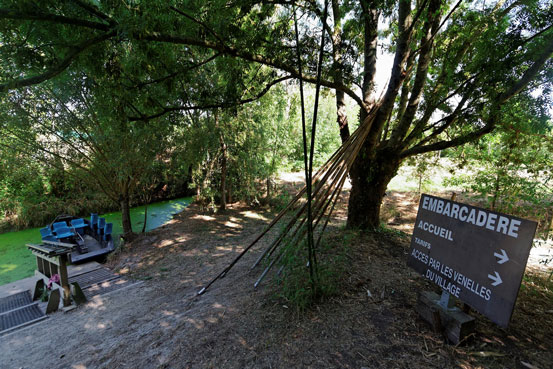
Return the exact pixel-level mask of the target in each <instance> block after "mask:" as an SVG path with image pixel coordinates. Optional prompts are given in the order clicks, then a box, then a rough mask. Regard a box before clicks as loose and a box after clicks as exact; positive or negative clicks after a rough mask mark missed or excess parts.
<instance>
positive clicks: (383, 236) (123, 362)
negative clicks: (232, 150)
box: [0, 194, 553, 369]
mask: <svg viewBox="0 0 553 369" xmlns="http://www.w3.org/2000/svg"><path fill="white" fill-rule="evenodd" d="M416 201H417V199H416V198H415V197H414V196H409V195H406V194H403V195H402V194H391V195H390V196H388V197H387V199H386V204H385V208H384V212H383V213H384V215H385V217H388V216H389V218H387V219H385V220H386V221H387V222H388V223H390V224H391V225H392V226H393V227H395V229H396V230H393V229H392V230H390V231H383V232H380V233H360V232H352V231H347V230H344V227H343V221H344V217H345V212H344V207H342V208H341V209H340V210H341V211H339V212H338V213H337V214H336V219H335V221H334V223H333V224H332V227H331V228H330V230H329V232H328V234H329V235H328V242H329V244H331V245H336V247H344V248H346V250H347V255H348V256H347V258H346V259H345V261H344V263H345V265H344V266H345V268H344V270H345V271H344V273H343V275H342V276H341V279H340V282H339V283H340V286H339V287H340V288H339V292H338V293H337V294H336V295H334V296H332V297H330V298H328V299H326V300H324V301H321V302H320V303H319V304H317V305H315V306H313V307H312V308H311V309H310V310H308V311H307V312H303V313H299V312H298V311H297V310H296V309H294V308H293V306H292V305H291V304H290V303H289V302H288V301H285V300H284V299H283V298H281V297H279V295H278V290H277V289H276V286H275V285H274V284H273V283H271V282H270V281H268V282H265V284H264V286H263V288H259V289H254V288H253V286H252V285H253V283H254V281H255V279H256V277H257V276H258V274H259V273H260V271H259V270H255V271H253V272H252V271H250V265H251V264H252V262H253V261H254V260H255V258H256V256H257V255H258V254H259V252H260V251H261V250H262V249H263V246H264V245H266V243H265V244H263V243H262V244H261V245H259V246H257V247H256V248H255V249H254V250H252V252H251V253H249V254H247V255H246V257H245V258H244V259H243V260H242V261H241V262H240V263H238V264H237V265H236V267H235V268H234V269H233V270H232V271H231V272H230V273H229V274H228V275H227V276H226V277H225V278H224V279H222V280H220V281H219V282H217V283H216V284H214V285H213V286H212V287H211V289H210V290H209V291H208V292H207V293H206V294H205V295H202V296H197V295H196V293H197V292H198V291H199V290H200V289H201V287H202V286H203V285H205V283H207V282H208V281H209V280H210V279H211V278H212V277H214V276H215V275H216V274H217V273H218V272H219V271H220V270H222V269H223V268H224V267H225V266H226V265H227V264H228V263H229V262H230V261H231V260H232V259H233V258H234V257H236V255H237V254H238V253H240V251H241V250H242V249H243V247H245V246H246V245H247V244H248V243H249V242H251V240H253V239H254V238H255V237H256V235H257V234H258V233H259V232H260V231H261V230H262V229H263V228H264V226H265V225H266V224H267V223H268V222H269V220H270V219H271V217H272V214H271V213H269V212H267V211H264V210H259V209H251V208H249V207H247V206H244V205H240V204H233V205H231V206H230V208H229V209H228V210H227V211H225V212H223V213H219V214H216V215H213V214H208V213H203V212H202V211H201V210H200V208H199V207H198V206H195V205H191V206H189V207H188V208H187V209H186V210H185V211H184V212H183V213H181V214H179V215H177V216H176V217H175V219H174V220H173V221H172V222H170V223H169V224H168V225H166V226H163V227H162V228H160V229H157V230H155V231H153V232H150V233H148V234H147V235H145V236H143V237H141V238H139V239H138V240H136V241H135V242H134V243H133V244H132V245H127V246H126V247H125V248H124V249H123V250H122V251H121V252H119V253H118V255H115V256H114V257H113V258H112V260H110V263H109V266H110V267H111V268H112V269H113V270H114V271H116V272H119V273H122V274H125V275H128V276H130V277H132V278H136V279H140V280H143V283H141V284H139V285H137V286H133V287H129V288H127V289H125V290H122V291H116V292H114V293H112V294H109V295H104V296H97V297H96V298H94V300H92V301H90V302H88V303H87V304H85V305H83V306H81V307H79V308H78V309H76V310H74V311H72V312H69V313H56V314H54V315H52V316H51V318H50V319H48V320H46V321H45V322H43V323H40V324H37V325H34V326H32V327H30V328H27V329H23V330H20V331H16V332H14V333H12V334H9V335H6V336H3V337H0V352H1V353H2V355H1V358H0V367H2V368H126V367H128V368H358V369H361V368H457V367H460V368H530V369H531V368H552V367H553V332H552V327H553V324H552V323H553V310H552V309H553V292H552V284H551V283H550V282H547V281H546V277H545V276H544V275H543V274H539V273H537V272H534V271H532V270H528V273H527V275H526V276H525V279H524V283H523V286H522V288H521V292H520V294H519V299H518V302H517V306H516V308H515V312H514V315H513V318H512V323H511V325H510V327H509V328H508V329H501V328H498V327H497V326H495V325H494V324H493V323H491V322H489V321H488V320H487V319H486V318H484V317H482V316H478V315H477V314H476V315H477V316H478V320H477V327H476V332H475V333H474V334H473V335H472V336H471V337H469V339H468V340H467V341H465V342H462V343H461V344H459V345H457V346H453V345H449V344H448V343H447V342H446V341H445V340H444V337H443V336H442V335H441V334H439V333H434V332H433V331H431V329H430V328H429V326H427V324H426V323H425V322H423V321H422V320H421V319H420V318H419V317H418V315H417V313H416V312H415V310H414V306H415V304H416V298H417V291H419V290H421V289H432V290H435V286H432V285H430V284H429V283H428V282H426V281H424V280H423V279H422V278H421V277H420V276H418V275H417V274H416V273H415V272H413V271H411V270H410V269H408V268H407V266H406V257H407V251H408V248H409V236H408V235H407V234H404V233H402V232H400V231H399V230H404V231H406V232H410V227H411V228H412V224H413V221H414V214H416ZM409 224H410V225H409Z"/></svg>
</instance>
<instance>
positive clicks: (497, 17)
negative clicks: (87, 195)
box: [0, 0, 553, 228]
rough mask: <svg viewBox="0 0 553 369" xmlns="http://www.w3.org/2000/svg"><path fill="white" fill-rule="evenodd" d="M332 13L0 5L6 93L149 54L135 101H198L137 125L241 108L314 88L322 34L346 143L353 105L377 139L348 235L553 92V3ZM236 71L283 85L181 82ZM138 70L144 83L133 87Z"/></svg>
mask: <svg viewBox="0 0 553 369" xmlns="http://www.w3.org/2000/svg"><path fill="white" fill-rule="evenodd" d="M330 8H331V11H330V15H331V16H330V17H329V18H328V19H323V14H324V13H325V12H324V11H323V9H322V4H321V3H320V2H316V1H286V0H284V1H270V2H266V1H263V2H260V1H251V0H237V1H235V2H230V3H229V2H228V1H222V0H215V1H211V2H188V1H187V2H184V1H177V0H175V1H172V2H166V1H134V2H129V3H128V4H127V3H124V2H112V1H106V2H104V1H102V2H92V1H87V0H73V1H61V0H60V1H49V2H40V3H38V4H37V3H35V2H30V1H15V0H11V1H9V0H5V1H2V2H0V19H2V22H1V24H0V27H1V31H2V40H1V44H2V46H1V53H2V64H1V66H0V73H1V75H0V78H1V81H0V91H12V90H13V89H17V88H21V87H24V86H29V85H32V84H39V83H42V82H44V81H46V80H49V79H52V78H55V77H56V76H59V75H60V74H66V73H68V72H67V71H70V70H79V69H81V68H87V66H88V65H89V64H90V63H91V58H94V60H93V62H94V63H96V65H100V64H101V63H104V65H106V64H108V60H107V59H106V55H108V54H106V53H105V52H104V53H98V50H99V49H102V50H106V49H109V47H114V46H116V45H127V46H128V47H132V48H139V49H140V50H141V52H140V53H139V54H137V55H139V56H140V58H141V59H140V60H141V63H134V64H128V65H126V66H125V68H123V70H122V73H123V75H124V76H126V77H125V78H128V79H129V80H130V81H132V83H131V85H130V88H136V87H140V86H145V85H147V86H148V88H160V89H162V88H165V87H167V88H175V85H174V82H173V81H178V82H179V83H181V84H180V85H177V87H176V88H180V89H182V90H183V91H182V92H183V93H184V95H186V96H185V97H183V93H181V94H170V96H166V95H164V97H165V98H164V99H163V100H161V99H159V100H155V101H154V102H150V103H149V104H142V105H140V106H126V107H124V109H130V110H132V111H134V112H135V119H140V120H147V119H150V118H152V117H158V116H161V115H163V114H166V113H169V112H172V111H177V110H179V109H191V108H197V109H199V108H213V107H217V106H225V105H229V104H231V105H232V104H237V103H241V102H247V101H251V99H253V98H255V97H256V96H259V95H260V94H263V93H264V92H265V91H266V90H267V89H268V88H270V86H271V85H273V84H274V83H277V82H279V81H281V80H283V79H287V78H290V77H294V78H302V79H303V80H304V81H307V82H315V80H316V78H315V74H316V73H315V69H316V60H315V59H316V58H315V56H316V54H317V53H316V52H315V49H316V47H317V46H316V45H317V42H316V40H317V38H318V36H317V33H318V32H319V35H320V30H324V32H326V33H327V35H328V36H329V39H330V40H331V42H329V43H328V44H327V45H329V46H328V48H327V52H328V53H329V54H330V55H331V57H330V58H327V63H326V64H325V66H324V73H323V79H322V81H321V83H322V85H323V86H325V87H327V88H331V89H333V90H334V91H335V96H336V105H337V108H338V109H337V110H338V116H337V121H338V123H339V125H340V128H341V134H342V137H343V138H345V137H347V133H348V127H347V117H346V116H345V112H344V109H343V106H344V105H345V96H346V95H348V96H349V97H351V98H352V99H353V100H354V101H355V102H356V103H357V104H359V106H360V108H361V112H360V121H361V122H364V121H365V119H366V118H367V116H368V114H369V112H372V113H371V119H370V122H371V123H370V124H371V128H370V133H369V135H368V138H367V140H366V142H365V145H364V146H363V149H362V150H361V152H360V154H359V156H358V158H357V160H356V163H355V165H354V167H353V169H352V171H351V173H350V177H351V181H352V190H351V196H350V203H349V209H348V224H349V225H350V226H359V227H368V228H372V227H377V226H378V225H379V210H380V203H381V201H382V198H383V196H384V193H385V189H386V186H387V184H388V183H389V181H390V180H391V178H393V176H394V175H395V173H396V171H397V169H398V168H399V166H400V165H401V163H402V161H403V160H405V159H406V158H408V157H410V156H413V155H417V154H421V153H425V152H430V151H435V150H442V149H445V148H448V147H454V146H458V145H462V144H464V143H466V142H469V141H474V140H477V139H478V138H480V137H481V136H483V135H485V134H487V133H489V132H491V131H492V130H493V129H494V128H495V127H496V126H497V124H498V122H500V121H501V120H502V118H503V115H504V110H503V105H504V104H505V103H506V102H507V101H508V100H510V99H514V98H515V99H516V98H517V96H519V95H520V94H526V93H527V92H528V90H529V89H532V88H535V87H537V86H540V85H541V87H542V88H545V90H547V89H548V88H549V85H550V83H551V77H552V76H551V70H552V62H551V56H552V55H553V30H552V25H553V5H552V4H551V2H549V1H540V0H529V1H519V0H505V1H504V0H500V1H489V2H487V1H485V2H477V3H476V2H472V1H465V2H463V1H462V0H460V1H458V2H450V1H447V0H418V1H412V0H397V1H393V0H388V1H385V0H368V1H367V0H361V1H358V2H357V1H338V0H332V1H331V4H330ZM296 9H297V10H298V13H299V16H300V26H301V28H302V29H301V34H302V37H301V42H300V45H299V47H300V48H301V50H302V52H303V57H304V60H303V62H304V66H306V68H304V73H302V74H301V75H300V73H299V72H298V69H297V68H296V65H297V64H296V61H295V59H294V55H295V54H294V50H293V49H294V47H295V46H296V45H295V41H294V37H293V23H292V20H293V14H292V13H293V12H294V11H295V10H296ZM314 26H315V27H314ZM379 27H380V28H382V29H379ZM379 37H381V41H380V44H381V46H384V48H386V51H387V52H390V53H393V55H394V57H393V63H391V65H390V66H388V67H386V70H384V71H377V70H376V65H377V63H376V61H377V47H378V40H379ZM106 45H109V47H108V46H106ZM167 45H169V47H167ZM160 48H161V49H163V50H165V51H166V54H162V53H160V52H159V50H160ZM149 52H151V54H148V53H149ZM148 55H151V58H147V56H148ZM144 56H146V59H144ZM227 57H233V58H237V59H240V60H242V61H243V62H248V63H253V64H262V65H265V66H268V67H270V70H273V71H275V72H273V73H271V72H270V71H269V70H268V69H264V70H263V71H264V72H265V74H264V76H263V77H264V79H266V80H267V81H269V82H267V83H266V84H265V87H264V88H261V89H259V88H258V89H254V91H252V90H250V89H248V88H247V87H248V86H244V90H243V91H245V92H244V93H238V94H236V95H235V96H234V98H233V101H228V95H225V94H223V95H221V94H220V93H219V91H217V90H212V91H209V90H208V89H203V91H204V92H203V94H202V93H200V94H196V95H194V96H192V95H191V94H190V93H187V91H196V89H190V88H189V87H188V86H189V84H191V85H194V84H197V83H198V81H197V80H196V79H191V78H189V77H190V74H189V73H188V72H186V73H185V74H184V75H183V73H184V72H183V71H189V70H190V69H191V68H201V67H202V64H204V63H208V62H210V61H211V60H212V59H213V58H227ZM102 58H103V60H102ZM137 61H138V60H137ZM99 63H100V64H99ZM138 66H140V68H142V69H140V70H141V71H142V73H139V74H138V76H141V78H131V77H132V76H133V75H134V74H135V72H133V71H136V68H138ZM144 68H145V69H144ZM148 70H149V71H151V73H149V75H148V73H144V71H148ZM382 73H384V74H385V75H387V76H388V83H387V85H386V87H385V88H384V90H383V91H382V92H380V91H377V90H376V89H375V79H376V76H377V75H378V74H382ZM122 78H123V77H122ZM205 78H206V77H205V75H203V77H202V80H204V79H205ZM204 85H205V84H204ZM208 85H209V84H208ZM259 85H260V84H259V83H257V86H259ZM211 94H213V95H214V96H212V95H211ZM221 99H226V100H224V101H223V100H221ZM130 115H132V114H130Z"/></svg>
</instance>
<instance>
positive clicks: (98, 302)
mask: <svg viewBox="0 0 553 369" xmlns="http://www.w3.org/2000/svg"><path fill="white" fill-rule="evenodd" d="M88 306H90V307H92V308H93V309H99V308H103V307H104V300H102V298H101V297H100V296H94V299H93V300H92V301H90V302H89V303H88Z"/></svg>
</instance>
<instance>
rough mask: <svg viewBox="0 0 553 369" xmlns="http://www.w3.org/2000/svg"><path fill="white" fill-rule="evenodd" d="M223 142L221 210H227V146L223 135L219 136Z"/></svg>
mask: <svg viewBox="0 0 553 369" xmlns="http://www.w3.org/2000/svg"><path fill="white" fill-rule="evenodd" d="M219 140H220V142H221V155H222V158H221V203H220V205H219V208H220V209H221V210H225V209H226V208H227V145H226V144H225V140H224V139H223V135H222V134H221V135H220V136H219Z"/></svg>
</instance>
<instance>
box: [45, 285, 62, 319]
mask: <svg viewBox="0 0 553 369" xmlns="http://www.w3.org/2000/svg"><path fill="white" fill-rule="evenodd" d="M59 306H60V290H58V289H57V288H54V289H53V290H52V292H50V296H49V297H48V305H46V314H50V313H53V312H55V311H57V310H58V308H59Z"/></svg>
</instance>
